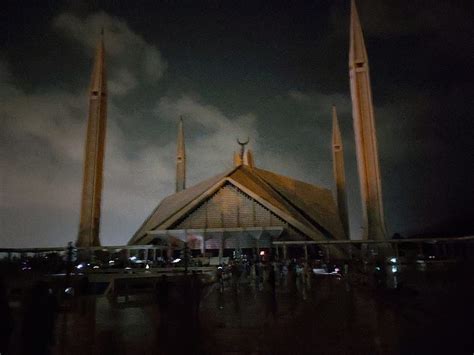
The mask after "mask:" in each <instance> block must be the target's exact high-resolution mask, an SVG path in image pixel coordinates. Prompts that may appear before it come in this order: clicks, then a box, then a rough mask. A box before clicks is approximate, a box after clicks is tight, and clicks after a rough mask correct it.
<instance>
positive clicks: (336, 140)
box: [332, 106, 350, 239]
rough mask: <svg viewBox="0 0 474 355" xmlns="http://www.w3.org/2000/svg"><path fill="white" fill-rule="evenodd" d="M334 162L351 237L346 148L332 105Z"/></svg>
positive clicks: (342, 211)
mask: <svg viewBox="0 0 474 355" xmlns="http://www.w3.org/2000/svg"><path fill="white" fill-rule="evenodd" d="M332 164H333V170H334V181H335V183H336V202H337V209H338V211H339V217H340V218H341V222H342V226H343V227H344V233H345V234H346V238H347V239H350V238H349V214H348V212H347V194H346V173H345V169H344V148H343V145H342V137H341V131H340V130H339V123H338V120H337V112H336V106H333V107H332Z"/></svg>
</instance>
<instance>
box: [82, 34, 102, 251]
mask: <svg viewBox="0 0 474 355" xmlns="http://www.w3.org/2000/svg"><path fill="white" fill-rule="evenodd" d="M106 123H107V78H106V72H105V49H104V37H103V31H102V34H101V38H100V40H99V43H98V45H97V51H96V54H95V61H94V70H93V71H92V79H91V87H90V96H89V119H88V122H87V137H86V145H85V153H84V180H83V182H82V200H81V221H80V225H79V234H78V237H77V241H76V245H77V246H79V247H90V246H99V245H100V240H99V228H100V205H101V199H102V180H103V170H104V150H105V131H106Z"/></svg>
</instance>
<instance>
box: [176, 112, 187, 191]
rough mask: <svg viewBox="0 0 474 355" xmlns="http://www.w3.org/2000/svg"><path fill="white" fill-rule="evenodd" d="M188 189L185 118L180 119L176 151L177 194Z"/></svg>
mask: <svg viewBox="0 0 474 355" xmlns="http://www.w3.org/2000/svg"><path fill="white" fill-rule="evenodd" d="M185 188H186V151H185V148H184V129H183V117H180V118H179V124H178V141H177V151H176V192H180V191H182V190H184V189H185Z"/></svg>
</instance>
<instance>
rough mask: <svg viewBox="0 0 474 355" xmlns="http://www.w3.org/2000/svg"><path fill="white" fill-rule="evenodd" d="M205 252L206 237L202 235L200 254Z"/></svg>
mask: <svg viewBox="0 0 474 355" xmlns="http://www.w3.org/2000/svg"><path fill="white" fill-rule="evenodd" d="M205 253H206V238H205V237H204V236H202V241H201V254H202V255H204V254H205Z"/></svg>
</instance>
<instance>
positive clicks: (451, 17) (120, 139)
mask: <svg viewBox="0 0 474 355" xmlns="http://www.w3.org/2000/svg"><path fill="white" fill-rule="evenodd" d="M357 4H358V9H359V15H360V18H361V22H362V27H363V29H364V34H365V39H366V46H367V51H368V55H369V64H370V74H371V80H372V89H373V98H374V104H375V119H376V126H377V137H378V141H379V157H380V168H381V174H382V190H383V198H384V207H385V218H386V224H387V228H388V232H389V235H392V234H393V233H396V232H398V233H401V234H402V235H404V236H412V235H420V234H423V235H425V234H428V235H436V236H445V235H462V234H474V218H473V213H472V205H473V203H474V183H473V182H474V169H473V166H474V139H473V137H472V136H473V133H474V119H473V118H474V117H473V112H474V100H473V94H474V90H473V84H474V80H473V79H474V75H473V69H472V66H473V63H474V24H473V23H474V21H472V19H473V18H474V11H473V10H474V5H473V4H474V2H473V1H471V0H468V1H458V0H450V1H439V0H433V1H401V0H396V1H395V0H390V1H380V0H359V1H357ZM349 8H350V2H349V1H348V0H344V1H343V0H331V1H330V0H327V1H323V0H314V1H308V2H302V1H301V2H300V1H292V2H289V1H288V2H284V3H283V2H282V3H279V2H277V1H266V2H259V1H208V2H203V1H161V2H160V1H136V2H130V1H104V2H99V1H89V2H88V1H80V2H79V1H65V2H60V1H51V0H50V1H46V0H43V1H13V0H11V1H7V2H6V5H4V3H2V12H3V18H2V20H1V21H0V26H1V27H0V39H1V41H0V45H1V47H0V120H1V124H2V128H1V130H0V151H1V153H0V163H1V168H0V170H1V181H0V182H1V192H0V193H1V195H0V209H1V210H0V218H1V226H0V233H1V236H0V247H30V246H62V245H65V244H66V243H67V242H68V241H73V240H75V239H76V235H77V230H78V224H79V207H80V193H81V181H82V158H83V146H84V141H85V128H86V120H87V111H88V99H87V89H88V86H89V81H90V74H91V69H92V58H93V54H94V48H95V44H96V42H97V40H98V37H99V33H100V28H101V27H102V26H103V27H104V29H105V41H106V50H107V66H108V77H109V82H108V83H109V110H108V131H107V143H106V155H105V171H104V174H105V184H104V192H103V200H102V223H101V240H102V244H104V245H119V244H125V243H126V242H127V241H128V240H129V239H130V237H131V235H132V234H133V233H134V232H135V231H136V229H137V228H138V226H139V225H140V224H141V223H142V222H143V220H144V219H145V218H146V217H147V216H148V214H149V213H150V212H151V210H152V209H153V208H154V207H155V206H156V205H157V204H158V202H159V201H160V200H161V199H162V198H164V197H165V196H167V195H169V194H171V193H173V192H174V186H175V181H174V177H175V160H174V159H175V151H176V134H177V120H178V118H179V116H180V115H183V117H184V122H185V135H186V148H187V162H188V165H187V175H188V182H187V184H188V186H191V185H193V184H195V183H197V182H199V181H201V180H203V179H205V178H208V177H211V176H213V175H215V174H218V173H220V172H222V171H224V170H226V169H228V168H230V167H231V166H232V152H233V151H234V150H237V149H238V146H237V144H236V142H235V138H236V137H238V136H239V137H241V138H245V137H247V136H249V137H250V139H251V143H250V146H251V148H252V149H253V150H254V154H255V160H256V164H257V166H258V167H261V168H263V169H267V170H271V171H274V172H277V173H280V174H283V175H287V176H291V177H294V178H296V179H299V180H303V181H306V182H309V183H313V184H316V185H320V186H324V187H327V188H331V189H332V188H333V177H332V156H331V105H332V104H336V105H337V108H338V113H339V120H340V126H341V130H342V135H343V140H344V145H345V163H346V175H347V179H348V198H349V206H350V223H351V232H352V238H354V239H357V238H359V236H360V233H361V230H360V225H361V222H360V215H361V212H360V197H359V188H358V177H357V170H356V160H355V147H354V133H353V128H352V117H351V103H350V92H349V75H348V63H347V62H348V47H349V43H348V41H349Z"/></svg>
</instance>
